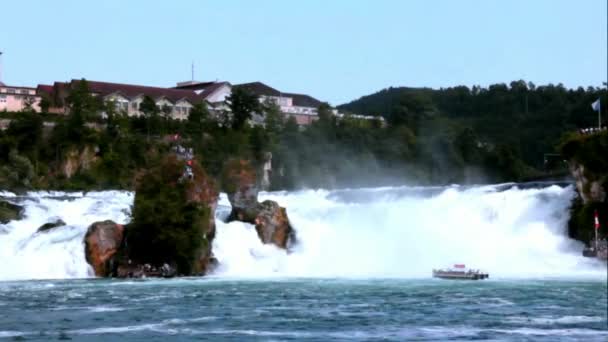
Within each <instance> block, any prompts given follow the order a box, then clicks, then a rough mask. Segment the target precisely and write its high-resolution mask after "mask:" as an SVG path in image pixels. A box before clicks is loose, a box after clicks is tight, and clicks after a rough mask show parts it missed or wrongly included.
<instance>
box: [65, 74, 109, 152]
mask: <svg viewBox="0 0 608 342" xmlns="http://www.w3.org/2000/svg"><path fill="white" fill-rule="evenodd" d="M66 104H67V106H68V108H69V115H68V120H67V124H66V127H65V128H66V138H67V139H68V141H71V142H74V143H80V142H81V141H82V139H83V137H84V133H85V131H86V129H85V127H84V123H85V122H86V121H87V120H89V119H91V118H93V117H94V116H95V115H97V113H98V112H99V110H100V109H101V108H102V107H103V104H102V101H101V99H99V98H96V97H94V96H93V95H92V94H91V92H90V91H89V83H88V82H87V81H86V80H85V79H82V80H80V81H76V82H75V83H73V84H72V89H71V90H70V94H69V95H68V97H67V98H66Z"/></svg>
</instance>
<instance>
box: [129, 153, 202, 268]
mask: <svg viewBox="0 0 608 342" xmlns="http://www.w3.org/2000/svg"><path fill="white" fill-rule="evenodd" d="M184 166H185V163H184V162H182V161H179V160H177V159H176V158H175V157H168V158H166V159H164V160H163V161H162V162H161V163H160V165H158V166H156V167H154V168H152V169H151V170H150V171H149V172H146V173H145V174H144V175H143V177H142V178H141V179H140V180H139V182H138V185H137V188H136V192H135V201H134V204H133V208H132V222H131V223H130V224H129V226H128V227H127V230H126V231H127V247H128V249H129V255H130V257H132V258H134V259H135V260H136V261H138V262H140V263H150V264H153V265H162V264H163V263H165V262H166V263H172V262H173V261H175V262H176V263H177V267H178V272H179V273H180V274H191V272H192V271H193V269H194V267H195V261H196V258H197V256H198V251H199V250H200V249H201V248H202V247H204V245H205V243H206V241H205V237H204V236H203V234H202V233H201V225H202V224H208V222H209V215H210V213H209V209H208V208H207V207H206V206H203V205H200V204H196V203H191V202H188V201H187V196H186V186H187V183H188V182H185V181H184V182H179V181H178V179H179V178H180V177H181V176H182V174H183V171H184Z"/></svg>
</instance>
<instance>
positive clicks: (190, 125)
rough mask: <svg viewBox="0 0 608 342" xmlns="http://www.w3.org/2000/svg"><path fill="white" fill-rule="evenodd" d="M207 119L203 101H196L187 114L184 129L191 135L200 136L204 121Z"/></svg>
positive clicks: (207, 115) (206, 110) (207, 113)
mask: <svg viewBox="0 0 608 342" xmlns="http://www.w3.org/2000/svg"><path fill="white" fill-rule="evenodd" d="M208 119H209V110H208V109H207V106H206V104H205V103H203V102H201V103H196V104H195V105H194V106H193V107H192V108H191V109H190V113H189V114H188V121H186V130H187V132H188V133H189V134H191V135H192V136H198V137H202V134H203V131H204V127H205V123H206V122H207V120H208Z"/></svg>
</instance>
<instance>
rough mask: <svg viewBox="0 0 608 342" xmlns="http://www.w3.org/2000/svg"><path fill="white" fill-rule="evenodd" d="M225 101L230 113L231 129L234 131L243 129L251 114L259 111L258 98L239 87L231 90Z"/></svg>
mask: <svg viewBox="0 0 608 342" xmlns="http://www.w3.org/2000/svg"><path fill="white" fill-rule="evenodd" d="M226 100H227V101H228V104H229V105H230V110H231V111H232V128H233V129H236V130H238V129H241V128H243V126H244V125H245V123H246V122H247V120H249V119H250V118H251V114H253V113H256V112H260V110H261V107H260V102H259V101H258V97H257V96H256V95H254V94H252V93H250V92H248V91H247V90H245V89H243V88H240V87H236V88H233V89H232V94H230V96H229V97H228V98H227V99H226Z"/></svg>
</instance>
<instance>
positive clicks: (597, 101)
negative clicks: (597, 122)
mask: <svg viewBox="0 0 608 342" xmlns="http://www.w3.org/2000/svg"><path fill="white" fill-rule="evenodd" d="M591 108H593V110H597V111H598V112H599V110H600V99H597V100H595V102H593V103H592V104H591Z"/></svg>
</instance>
